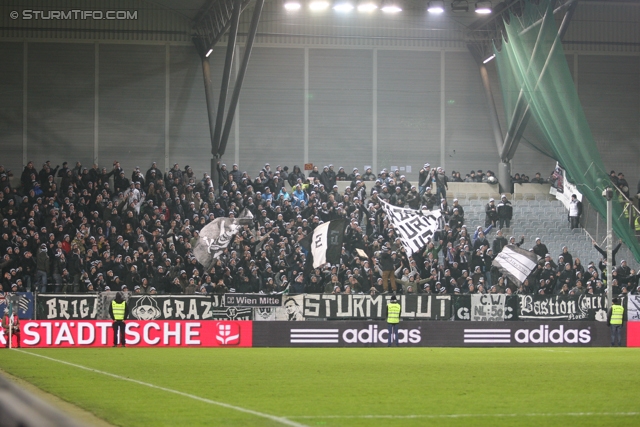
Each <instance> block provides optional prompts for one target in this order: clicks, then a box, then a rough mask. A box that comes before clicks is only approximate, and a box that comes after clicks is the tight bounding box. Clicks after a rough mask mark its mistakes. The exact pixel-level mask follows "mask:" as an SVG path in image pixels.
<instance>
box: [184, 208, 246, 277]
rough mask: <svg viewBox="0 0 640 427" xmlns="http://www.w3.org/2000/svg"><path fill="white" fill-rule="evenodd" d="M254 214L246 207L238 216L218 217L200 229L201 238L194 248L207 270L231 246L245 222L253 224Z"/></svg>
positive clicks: (194, 252) (199, 260) (197, 257)
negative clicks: (232, 240)
mask: <svg viewBox="0 0 640 427" xmlns="http://www.w3.org/2000/svg"><path fill="white" fill-rule="evenodd" d="M252 221H253V215H252V214H251V212H249V211H248V210H247V209H244V210H243V211H242V212H241V213H240V215H239V217H238V218H216V219H214V220H213V221H211V222H210V223H209V224H207V225H206V226H205V227H204V228H203V229H202V230H200V238H198V241H197V242H196V245H195V247H194V248H193V254H194V256H195V257H196V259H197V260H198V262H199V263H200V264H202V265H203V266H204V268H205V269H206V270H209V269H210V268H211V267H213V262H214V261H215V260H216V259H217V258H218V257H219V256H220V254H221V253H222V252H223V251H224V250H225V249H226V247H227V246H229V243H230V242H231V239H233V236H235V235H236V233H238V231H240V229H241V228H242V227H243V226H244V225H245V224H251V223H252Z"/></svg>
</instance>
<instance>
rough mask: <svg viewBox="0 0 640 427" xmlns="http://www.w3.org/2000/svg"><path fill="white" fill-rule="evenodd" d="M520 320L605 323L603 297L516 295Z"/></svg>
mask: <svg viewBox="0 0 640 427" xmlns="http://www.w3.org/2000/svg"><path fill="white" fill-rule="evenodd" d="M518 297H519V299H520V307H519V309H518V318H519V319H520V320H530V319H531V320H533V319H535V320H542V319H546V320H597V321H599V322H606V321H607V298H606V296H605V295H588V294H585V295H579V296H574V295H567V296H564V295H518Z"/></svg>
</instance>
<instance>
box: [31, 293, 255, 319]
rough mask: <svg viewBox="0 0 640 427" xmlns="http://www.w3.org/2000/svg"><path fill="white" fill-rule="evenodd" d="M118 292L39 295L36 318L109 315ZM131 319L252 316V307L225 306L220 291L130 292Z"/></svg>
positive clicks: (74, 317)
mask: <svg viewBox="0 0 640 427" xmlns="http://www.w3.org/2000/svg"><path fill="white" fill-rule="evenodd" d="M115 294H116V293H115V292H103V293H101V294H99V295H83V296H77V295H64V294H60V295H56V294H45V295H42V294H41V295H38V299H37V310H36V311H37V313H36V315H37V319H40V320H75V319H83V320H84V319H87V320H89V319H95V320H99V319H108V318H109V311H108V307H109V304H110V303H111V300H113V298H114V297H115ZM126 297H127V298H126V300H127V303H128V304H129V311H130V316H129V318H130V319H136V320H251V315H252V309H251V308H243V307H226V306H224V304H223V303H224V301H223V298H222V296H221V295H213V296H210V295H130V294H128V295H127V296H126Z"/></svg>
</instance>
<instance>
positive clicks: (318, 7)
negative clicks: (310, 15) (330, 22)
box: [309, 0, 330, 12]
mask: <svg viewBox="0 0 640 427" xmlns="http://www.w3.org/2000/svg"><path fill="white" fill-rule="evenodd" d="M329 6H330V5H329V2H328V1H327V0H311V2H310V3H309V9H310V10H313V11H314V12H319V11H322V10H326V9H328V8H329Z"/></svg>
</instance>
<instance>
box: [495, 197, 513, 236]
mask: <svg viewBox="0 0 640 427" xmlns="http://www.w3.org/2000/svg"><path fill="white" fill-rule="evenodd" d="M497 211H498V220H499V222H500V229H502V228H503V227H504V226H505V225H506V227H507V228H510V227H511V218H512V217H513V206H512V205H511V202H510V201H508V200H507V196H506V195H505V194H503V195H502V197H501V198H500V203H499V204H498V206H497Z"/></svg>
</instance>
